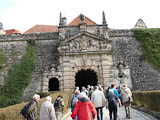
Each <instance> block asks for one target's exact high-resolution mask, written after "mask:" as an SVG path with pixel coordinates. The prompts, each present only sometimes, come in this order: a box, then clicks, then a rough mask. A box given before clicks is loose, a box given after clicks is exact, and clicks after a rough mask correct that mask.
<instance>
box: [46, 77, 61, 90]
mask: <svg viewBox="0 0 160 120" xmlns="http://www.w3.org/2000/svg"><path fill="white" fill-rule="evenodd" d="M48 88H49V90H48V91H59V81H58V79H57V78H51V79H50V80H49V85H48Z"/></svg>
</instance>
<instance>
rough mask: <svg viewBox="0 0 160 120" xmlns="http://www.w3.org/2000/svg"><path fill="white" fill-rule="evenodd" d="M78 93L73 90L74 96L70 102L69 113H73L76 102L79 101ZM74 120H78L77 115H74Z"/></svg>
mask: <svg viewBox="0 0 160 120" xmlns="http://www.w3.org/2000/svg"><path fill="white" fill-rule="evenodd" d="M79 94H80V91H79V90H75V92H74V95H73V96H72V100H71V112H73V110H74V108H75V106H76V104H77V102H78V100H79V99H80V96H79ZM75 120H78V115H76V118H75Z"/></svg>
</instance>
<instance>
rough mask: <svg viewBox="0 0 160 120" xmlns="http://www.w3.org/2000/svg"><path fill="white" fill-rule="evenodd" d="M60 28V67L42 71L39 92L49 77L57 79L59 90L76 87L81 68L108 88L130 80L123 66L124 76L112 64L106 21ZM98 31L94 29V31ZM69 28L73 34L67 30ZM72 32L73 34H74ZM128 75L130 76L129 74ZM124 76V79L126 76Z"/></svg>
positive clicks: (45, 88)
mask: <svg viewBox="0 0 160 120" xmlns="http://www.w3.org/2000/svg"><path fill="white" fill-rule="evenodd" d="M76 27H77V28H78V27H79V28H78V29H77V31H78V32H77V31H76V32H77V33H76V34H75V31H74V30H76V29H75V28H74V27H67V26H60V27H59V41H60V45H59V47H58V53H59V55H58V56H59V63H60V64H59V66H58V67H55V66H54V65H53V66H52V69H51V70H50V71H49V72H47V73H46V74H44V77H43V80H42V86H43V87H42V91H48V83H49V79H51V78H57V79H58V80H59V86H60V88H59V90H60V91H70V90H73V89H74V88H75V87H76V86H75V85H76V83H75V82H76V74H77V73H78V72H79V71H81V70H83V71H85V70H89V71H93V73H96V76H97V78H96V79H97V84H100V85H101V86H102V87H103V88H107V87H108V86H109V85H111V84H113V83H114V84H121V83H127V84H128V79H130V71H129V69H128V68H125V70H124V71H125V72H124V74H126V75H125V77H124V78H123V80H121V79H120V78H119V77H118V68H117V67H114V65H113V60H112V58H113V50H112V41H111V40H109V35H108V27H107V24H103V25H102V26H99V27H95V28H94V26H91V27H90V26H87V24H86V23H85V22H84V20H81V23H80V24H79V26H76ZM97 30H98V31H99V32H94V31H97ZM67 31H70V32H71V33H72V34H69V33H67ZM73 33H74V34H73ZM128 74H129V76H128ZM125 78H126V79H125Z"/></svg>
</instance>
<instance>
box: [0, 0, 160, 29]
mask: <svg viewBox="0 0 160 120" xmlns="http://www.w3.org/2000/svg"><path fill="white" fill-rule="evenodd" d="M102 11H104V12H105V15H106V20H107V23H108V26H109V27H110V28H115V29H131V28H133V27H134V26H135V24H136V22H137V20H138V19H139V18H142V19H143V21H144V22H145V23H146V25H147V27H149V28H160V13H159V12H160V0H0V22H2V23H3V27H4V29H5V30H6V29H13V28H14V29H19V30H20V31H21V32H24V31H26V30H27V29H29V28H31V27H33V26H34V25H36V24H42V25H58V24H59V13H60V12H62V16H65V17H66V18H67V23H70V22H71V21H72V20H73V19H74V18H75V17H77V16H78V15H79V14H80V13H82V14H84V15H85V16H87V17H88V18H90V19H91V20H93V21H94V22H96V23H97V24H101V23H102Z"/></svg>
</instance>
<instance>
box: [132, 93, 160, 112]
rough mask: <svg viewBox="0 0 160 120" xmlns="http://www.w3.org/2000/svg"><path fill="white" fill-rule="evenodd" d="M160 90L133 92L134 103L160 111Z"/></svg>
mask: <svg viewBox="0 0 160 120" xmlns="http://www.w3.org/2000/svg"><path fill="white" fill-rule="evenodd" d="M159 100H160V90H159V91H158V90H157V91H136V92H133V104H134V105H137V106H139V107H144V108H147V109H150V110H154V111H157V112H160V102H159Z"/></svg>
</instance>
